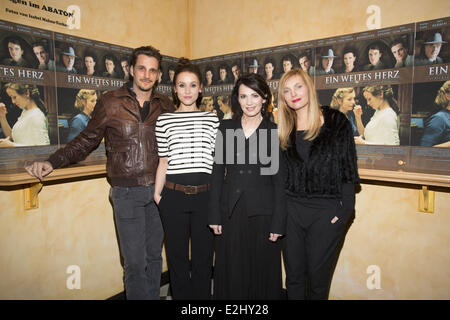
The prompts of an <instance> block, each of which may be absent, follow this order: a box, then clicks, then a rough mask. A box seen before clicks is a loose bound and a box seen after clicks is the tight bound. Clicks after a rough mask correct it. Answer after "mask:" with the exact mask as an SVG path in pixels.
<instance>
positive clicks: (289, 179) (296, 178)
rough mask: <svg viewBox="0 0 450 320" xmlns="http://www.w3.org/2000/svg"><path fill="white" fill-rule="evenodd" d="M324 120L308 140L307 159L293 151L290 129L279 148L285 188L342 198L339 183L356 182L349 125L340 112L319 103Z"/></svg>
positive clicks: (291, 192)
mask: <svg viewBox="0 0 450 320" xmlns="http://www.w3.org/2000/svg"><path fill="white" fill-rule="evenodd" d="M322 113H323V117H324V124H323V125H322V128H321V130H320V133H319V135H318V136H317V137H316V138H315V139H314V140H313V141H312V143H311V148H310V150H309V151H310V152H309V160H308V161H307V162H305V161H303V160H302V159H301V158H300V156H299V155H298V153H297V150H296V143H295V137H296V132H295V130H293V132H292V134H291V137H290V146H289V148H288V149H287V150H286V151H284V152H283V155H284V159H285V165H286V180H285V188H286V191H287V194H288V195H290V196H294V197H308V198H310V197H323V198H342V187H343V184H358V183H359V175H358V167H357V163H356V148H355V141H354V138H353V132H352V126H351V124H350V122H349V121H348V119H347V118H346V117H345V115H344V114H343V113H341V112H340V111H338V110H334V109H331V108H330V107H326V106H325V107H322Z"/></svg>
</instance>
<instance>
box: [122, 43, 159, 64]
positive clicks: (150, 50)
mask: <svg viewBox="0 0 450 320" xmlns="http://www.w3.org/2000/svg"><path fill="white" fill-rule="evenodd" d="M141 54H145V55H146V56H147V57H153V58H155V59H156V60H158V69H161V60H162V55H161V53H159V50H158V49H156V48H154V47H152V46H143V47H139V48H136V49H134V50H133V52H132V53H131V59H130V67H132V66H134V65H135V64H136V61H137V58H138V56H139V55H141Z"/></svg>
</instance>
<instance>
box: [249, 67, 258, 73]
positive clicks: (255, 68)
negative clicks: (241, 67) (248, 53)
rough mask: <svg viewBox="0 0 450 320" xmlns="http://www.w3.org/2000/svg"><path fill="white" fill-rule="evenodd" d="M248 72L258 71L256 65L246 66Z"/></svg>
mask: <svg viewBox="0 0 450 320" xmlns="http://www.w3.org/2000/svg"><path fill="white" fill-rule="evenodd" d="M248 72H249V73H258V67H248Z"/></svg>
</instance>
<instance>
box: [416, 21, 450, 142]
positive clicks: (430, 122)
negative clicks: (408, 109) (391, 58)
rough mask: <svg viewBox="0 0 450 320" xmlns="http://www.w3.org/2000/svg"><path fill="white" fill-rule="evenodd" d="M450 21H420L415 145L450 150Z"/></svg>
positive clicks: (417, 33) (417, 42)
mask: <svg viewBox="0 0 450 320" xmlns="http://www.w3.org/2000/svg"><path fill="white" fill-rule="evenodd" d="M449 23H450V19H449V18H445V19H438V20H433V21H426V22H418V23H417V29H416V40H415V59H414V63H415V64H414V65H415V67H414V81H413V103H412V114H411V145H413V146H423V147H433V146H436V147H450V127H449V126H450V107H449V101H450V81H449V80H450V77H449V70H448V69H449V62H450V46H449V42H450V25H449Z"/></svg>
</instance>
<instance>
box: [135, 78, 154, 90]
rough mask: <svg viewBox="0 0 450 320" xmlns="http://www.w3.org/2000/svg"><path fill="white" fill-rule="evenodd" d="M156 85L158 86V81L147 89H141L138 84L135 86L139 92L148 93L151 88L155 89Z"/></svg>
mask: <svg viewBox="0 0 450 320" xmlns="http://www.w3.org/2000/svg"><path fill="white" fill-rule="evenodd" d="M157 85H158V80H156V81H155V82H154V83H153V85H151V86H150V87H148V88H143V87H141V86H140V85H139V84H138V85H137V87H138V88H139V90H141V91H145V92H148V91H151V90H152V89H153V88H156V86H157Z"/></svg>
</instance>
